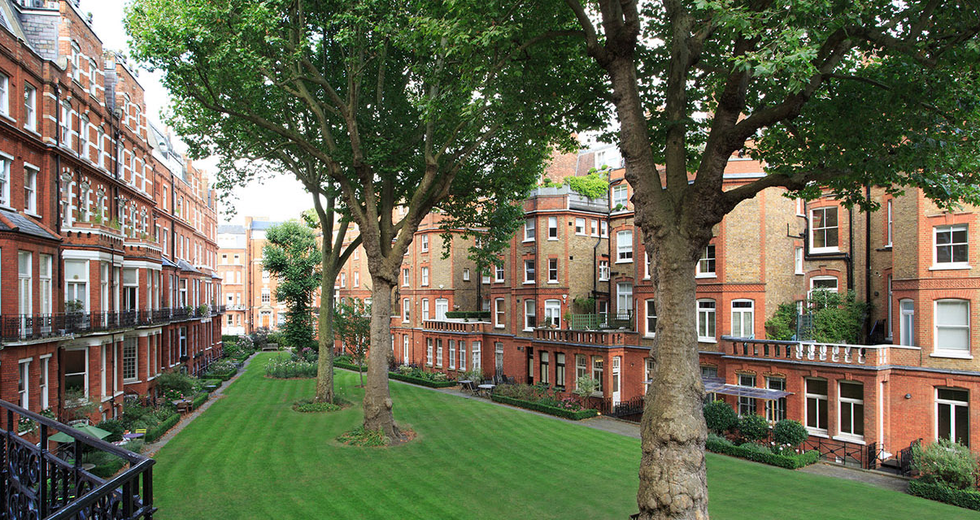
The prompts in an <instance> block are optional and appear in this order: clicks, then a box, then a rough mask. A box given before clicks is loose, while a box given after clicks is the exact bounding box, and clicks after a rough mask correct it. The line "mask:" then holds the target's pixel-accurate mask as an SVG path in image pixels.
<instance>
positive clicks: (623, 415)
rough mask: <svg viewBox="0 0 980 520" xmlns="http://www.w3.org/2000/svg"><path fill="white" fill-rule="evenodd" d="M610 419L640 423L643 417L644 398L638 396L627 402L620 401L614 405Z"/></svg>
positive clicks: (610, 412) (610, 411)
mask: <svg viewBox="0 0 980 520" xmlns="http://www.w3.org/2000/svg"><path fill="white" fill-rule="evenodd" d="M607 415H609V416H610V417H616V418H618V419H623V420H626V421H630V422H637V423H638V422H640V418H641V417H642V416H643V396H642V395H638V396H636V397H633V398H631V399H627V400H625V401H620V403H619V404H617V405H614V406H613V407H612V409H611V410H609V413H608V414H607Z"/></svg>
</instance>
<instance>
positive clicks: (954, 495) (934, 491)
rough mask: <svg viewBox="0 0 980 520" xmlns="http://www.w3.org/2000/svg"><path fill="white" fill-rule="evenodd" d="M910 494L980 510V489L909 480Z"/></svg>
mask: <svg viewBox="0 0 980 520" xmlns="http://www.w3.org/2000/svg"><path fill="white" fill-rule="evenodd" d="M909 494H910V495H915V496H917V497H922V498H928V499H929V500H935V501H936V502H943V503H946V504H952V505H954V506H959V507H965V508H967V509H973V510H975V511H980V491H972V490H968V489H953V488H951V487H949V486H946V485H943V484H940V483H938V482H925V481H923V480H919V479H916V480H911V481H909Z"/></svg>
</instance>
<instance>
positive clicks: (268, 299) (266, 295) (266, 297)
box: [262, 287, 272, 304]
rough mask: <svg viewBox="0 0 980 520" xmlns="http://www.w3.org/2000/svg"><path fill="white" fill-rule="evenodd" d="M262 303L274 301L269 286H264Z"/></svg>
mask: <svg viewBox="0 0 980 520" xmlns="http://www.w3.org/2000/svg"><path fill="white" fill-rule="evenodd" d="M262 303H265V304H268V303H272V293H271V292H269V288H268V287H263V288H262Z"/></svg>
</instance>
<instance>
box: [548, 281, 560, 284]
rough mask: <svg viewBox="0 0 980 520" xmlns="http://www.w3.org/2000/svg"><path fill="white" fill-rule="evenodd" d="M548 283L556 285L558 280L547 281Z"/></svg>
mask: <svg viewBox="0 0 980 520" xmlns="http://www.w3.org/2000/svg"><path fill="white" fill-rule="evenodd" d="M548 283H551V284H556V283H558V280H548Z"/></svg>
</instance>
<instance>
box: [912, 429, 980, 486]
mask: <svg viewBox="0 0 980 520" xmlns="http://www.w3.org/2000/svg"><path fill="white" fill-rule="evenodd" d="M912 467H914V468H915V469H917V470H919V475H920V479H921V480H923V481H924V482H929V483H933V484H942V485H944V486H947V487H949V488H952V489H972V488H974V486H976V482H977V456H976V455H974V454H973V453H972V452H971V451H970V449H969V448H967V447H966V446H963V445H962V444H959V443H956V442H950V441H949V440H948V439H939V440H938V441H936V442H934V443H932V444H930V445H929V446H926V447H925V448H923V447H922V445H921V444H916V445H915V446H913V447H912Z"/></svg>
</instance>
